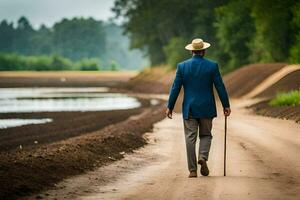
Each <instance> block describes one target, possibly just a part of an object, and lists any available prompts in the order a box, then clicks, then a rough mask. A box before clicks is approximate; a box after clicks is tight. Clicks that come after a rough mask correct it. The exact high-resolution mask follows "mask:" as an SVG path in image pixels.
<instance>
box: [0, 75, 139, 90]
mask: <svg viewBox="0 0 300 200" xmlns="http://www.w3.org/2000/svg"><path fill="white" fill-rule="evenodd" d="M136 74H137V73H136V72H76V71H62V72H58V73H57V72H0V88H3V87H103V86H106V87H112V86H116V85H118V84H120V83H124V82H127V81H128V80H129V79H130V78H132V77H134V76H135V75H136Z"/></svg>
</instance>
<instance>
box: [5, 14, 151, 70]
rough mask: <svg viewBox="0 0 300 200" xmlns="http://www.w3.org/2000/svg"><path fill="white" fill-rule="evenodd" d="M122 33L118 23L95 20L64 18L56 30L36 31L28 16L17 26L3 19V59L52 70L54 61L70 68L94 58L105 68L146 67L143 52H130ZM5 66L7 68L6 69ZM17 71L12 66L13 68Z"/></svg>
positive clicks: (55, 26) (126, 38) (41, 27)
mask: <svg viewBox="0 0 300 200" xmlns="http://www.w3.org/2000/svg"><path fill="white" fill-rule="evenodd" d="M122 32H123V29H122V27H120V26H118V25H116V24H114V23H108V22H107V23H105V22H102V21H97V20H94V19H92V18H88V19H85V18H73V19H63V20H61V21H60V22H57V23H55V24H54V25H53V27H50V28H48V27H46V26H44V25H42V26H40V28H39V29H34V28H33V27H32V26H31V24H30V22H29V20H28V19H27V18H26V17H21V18H20V19H19V20H18V23H17V24H16V25H15V24H13V23H10V22H7V21H6V20H3V21H1V22H0V53H4V54H6V55H2V60H3V57H5V58H8V57H10V58H16V59H18V61H22V62H23V61H24V60H28V62H27V63H31V62H32V61H33V60H34V62H35V61H37V60H38V61H37V62H43V63H44V64H45V65H44V66H43V67H50V66H47V64H49V63H51V62H52V61H51V60H54V61H53V62H54V63H55V62H56V60H57V59H58V60H60V61H62V60H65V61H66V62H63V63H65V64H66V65H62V66H65V67H66V68H69V67H67V66H68V64H67V63H68V62H69V61H71V63H73V62H76V63H78V61H79V62H83V61H82V59H84V61H85V62H86V60H89V62H90V60H91V59H92V61H93V63H94V64H95V59H96V60H100V61H101V68H102V69H110V67H111V65H118V66H120V67H121V68H122V69H137V68H141V67H142V65H145V58H144V57H143V54H142V52H141V51H139V50H131V51H130V50H129V45H130V44H129V43H130V42H129V39H128V37H125V36H124V35H122ZM7 54H18V55H24V56H30V57H28V58H26V59H25V57H22V56H20V57H19V56H17V55H11V56H8V55H7ZM43 55H48V56H49V57H48V58H46V56H43ZM33 56H34V57H33ZM36 56H37V57H36ZM133 58H134V59H133ZM67 59H69V60H68V61H67ZM18 61H16V62H18ZM93 66H94V65H93ZM1 67H2V69H3V67H4V66H3V65H2V66H1ZM19 67H20V66H19ZM56 67H57V66H56ZM13 68H14V67H13V66H11V67H10V68H9V69H10V70H13ZM25 68H26V67H24V69H25ZM35 68H39V70H42V68H40V67H31V68H30V69H35ZM71 68H72V69H74V68H78V66H77V67H76V66H73V67H71ZM16 69H17V68H16ZM18 69H19V68H18ZM18 69H17V70H18ZM48 69H49V68H45V69H44V70H48ZM53 69H55V67H54V66H53ZM80 69H81V67H80Z"/></svg>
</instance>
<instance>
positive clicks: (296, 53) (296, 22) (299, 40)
mask: <svg viewBox="0 0 300 200" xmlns="http://www.w3.org/2000/svg"><path fill="white" fill-rule="evenodd" d="M299 10H300V2H298V3H297V4H295V5H294V6H293V7H292V14H293V19H292V21H291V27H292V33H293V35H292V41H293V42H292V44H291V48H290V52H289V53H290V55H289V61H290V62H292V63H300V12H299Z"/></svg>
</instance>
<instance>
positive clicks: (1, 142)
mask: <svg viewBox="0 0 300 200" xmlns="http://www.w3.org/2000/svg"><path fill="white" fill-rule="evenodd" d="M139 101H140V102H141V104H142V105H141V107H139V108H135V109H128V110H112V111H101V112H99V111H98V112H96V111H95V112H41V113H0V119H16V118H17V119H18V118H21V119H43V118H50V119H52V120H53V121H52V122H50V123H45V124H33V125H26V126H19V127H14V128H8V129H0V152H3V151H11V150H14V149H16V148H19V146H20V145H22V147H23V148H25V149H26V148H36V147H39V146H40V145H42V144H50V143H53V142H57V141H60V140H65V139H68V138H70V137H75V136H79V135H83V134H86V133H88V132H92V131H95V130H99V129H101V128H103V127H105V126H107V125H109V124H115V123H118V122H120V121H123V120H125V119H127V118H128V117H130V116H131V115H136V114H139V113H141V112H143V110H144V108H146V107H149V106H150V103H149V101H148V100H142V99H139ZM35 141H37V142H38V144H35Z"/></svg>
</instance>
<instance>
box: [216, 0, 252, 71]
mask: <svg viewBox="0 0 300 200" xmlns="http://www.w3.org/2000/svg"><path fill="white" fill-rule="evenodd" d="M250 13H251V7H250V4H249V1H248V0H247V1H245V0H235V1H231V2H229V3H228V4H226V5H223V6H220V7H218V8H217V9H216V16H217V17H216V22H215V27H216V37H217V39H218V42H219V47H220V49H222V53H224V54H226V55H227V59H226V60H224V65H225V70H226V71H230V70H233V69H235V68H237V67H239V66H241V65H244V64H247V63H249V55H250V53H251V50H250V47H249V44H250V43H251V40H252V38H253V37H254V33H255V27H254V22H253V19H252V17H251V15H250Z"/></svg>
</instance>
